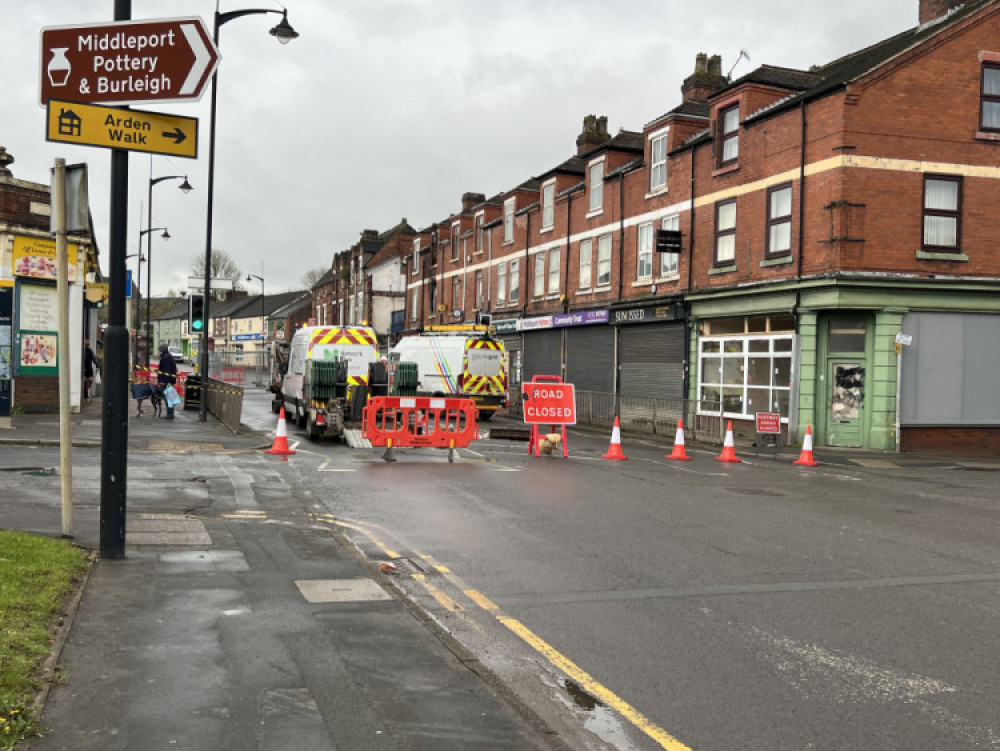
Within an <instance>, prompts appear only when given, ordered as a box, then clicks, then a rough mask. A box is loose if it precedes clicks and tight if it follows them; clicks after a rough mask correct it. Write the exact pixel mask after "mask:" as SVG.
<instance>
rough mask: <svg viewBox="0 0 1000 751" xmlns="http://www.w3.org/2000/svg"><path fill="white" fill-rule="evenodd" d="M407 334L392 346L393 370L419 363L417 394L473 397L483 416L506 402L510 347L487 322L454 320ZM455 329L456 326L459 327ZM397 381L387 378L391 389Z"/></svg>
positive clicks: (501, 406) (390, 355)
mask: <svg viewBox="0 0 1000 751" xmlns="http://www.w3.org/2000/svg"><path fill="white" fill-rule="evenodd" d="M448 329H449V330H446V331H440V330H435V329H434V328H433V327H432V328H430V329H429V330H428V332H427V333H424V334H416V335H413V336H405V337H403V338H402V339H400V340H399V342H397V344H396V346H394V347H393V348H392V350H391V351H390V352H389V372H390V376H391V374H393V373H395V372H396V371H397V369H398V364H399V363H415V364H416V366H417V388H416V395H417V396H444V397H458V398H467V399H472V400H473V401H474V402H475V403H476V407H477V409H478V410H479V418H480V419H481V420H489V419H490V418H491V417H493V415H494V414H495V413H496V412H497V410H500V409H503V408H504V407H506V406H507V352H506V350H505V348H504V346H503V342H501V341H498V340H496V339H493V338H492V337H491V336H490V335H489V333H488V329H487V328H486V327H485V326H474V327H472V326H470V327H466V326H461V327H459V326H455V327H448ZM456 329H457V330H456ZM393 385H394V384H393V383H390V384H389V389H390V392H392V390H393Z"/></svg>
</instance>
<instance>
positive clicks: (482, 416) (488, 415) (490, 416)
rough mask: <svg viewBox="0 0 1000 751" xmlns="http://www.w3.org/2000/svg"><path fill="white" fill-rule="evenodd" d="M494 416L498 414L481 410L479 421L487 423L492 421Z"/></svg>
mask: <svg viewBox="0 0 1000 751" xmlns="http://www.w3.org/2000/svg"><path fill="white" fill-rule="evenodd" d="M494 414H496V413H495V412H492V411H491V412H484V411H482V410H480V412H479V419H480V421H481V422H486V421H487V420H492V419H493V415H494Z"/></svg>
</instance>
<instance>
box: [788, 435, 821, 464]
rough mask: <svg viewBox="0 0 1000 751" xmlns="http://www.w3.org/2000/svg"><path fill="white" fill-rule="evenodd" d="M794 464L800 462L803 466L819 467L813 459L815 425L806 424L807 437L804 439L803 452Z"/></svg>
mask: <svg viewBox="0 0 1000 751" xmlns="http://www.w3.org/2000/svg"><path fill="white" fill-rule="evenodd" d="M792 464H800V465H802V466H803V467H818V466H819V464H818V463H817V462H816V460H815V459H813V426H812V425H806V437H805V439H804V440H803V441H802V453H801V454H799V458H798V459H796V460H795V461H794V462H792Z"/></svg>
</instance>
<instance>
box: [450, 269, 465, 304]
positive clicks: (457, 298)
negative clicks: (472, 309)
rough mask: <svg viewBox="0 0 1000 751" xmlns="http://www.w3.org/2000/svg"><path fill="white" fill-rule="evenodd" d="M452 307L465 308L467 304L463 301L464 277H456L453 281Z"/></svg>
mask: <svg viewBox="0 0 1000 751" xmlns="http://www.w3.org/2000/svg"><path fill="white" fill-rule="evenodd" d="M451 305H452V307H453V308H459V309H461V308H464V307H465V302H464V301H463V299H462V277H460V276H456V277H454V278H453V279H452V280H451Z"/></svg>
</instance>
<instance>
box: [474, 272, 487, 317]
mask: <svg viewBox="0 0 1000 751" xmlns="http://www.w3.org/2000/svg"><path fill="white" fill-rule="evenodd" d="M484 292H485V290H484V289H483V272H482V269H480V270H479V271H477V272H476V310H482V309H483V298H484V296H485V295H484Z"/></svg>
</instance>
